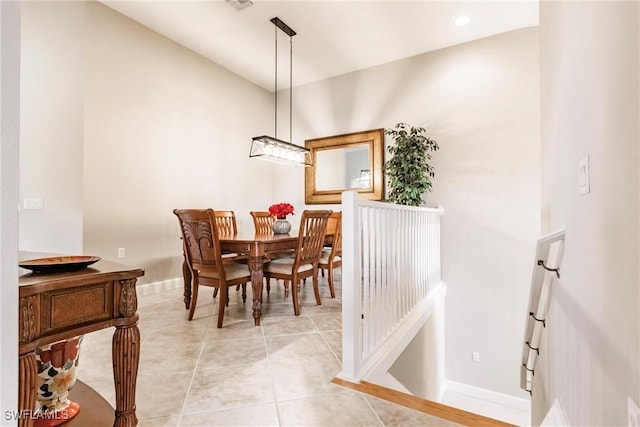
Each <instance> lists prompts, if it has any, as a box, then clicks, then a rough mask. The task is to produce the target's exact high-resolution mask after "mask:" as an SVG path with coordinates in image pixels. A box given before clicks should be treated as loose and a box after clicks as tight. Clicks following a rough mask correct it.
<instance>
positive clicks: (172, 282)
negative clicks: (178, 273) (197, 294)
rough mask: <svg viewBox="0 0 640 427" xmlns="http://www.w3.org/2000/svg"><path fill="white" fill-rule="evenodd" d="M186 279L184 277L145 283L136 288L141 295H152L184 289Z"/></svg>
mask: <svg viewBox="0 0 640 427" xmlns="http://www.w3.org/2000/svg"><path fill="white" fill-rule="evenodd" d="M183 288H184V279H183V278H182V277H179V278H176V279H168V280H162V281H160V282H153V283H145V284H144V285H138V286H136V292H137V293H138V296H140V295H151V294H155V293H158V292H163V291H169V290H174V289H183Z"/></svg>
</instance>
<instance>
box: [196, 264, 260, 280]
mask: <svg viewBox="0 0 640 427" xmlns="http://www.w3.org/2000/svg"><path fill="white" fill-rule="evenodd" d="M222 265H223V266H224V271H225V275H226V277H227V281H232V280H236V279H241V278H243V277H250V276H251V272H249V267H247V265H246V264H236V263H223V264H222ZM199 275H200V276H201V277H207V278H210V279H219V278H220V277H219V276H218V270H216V269H215V268H203V269H201V270H200V271H199Z"/></svg>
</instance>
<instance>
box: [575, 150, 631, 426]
mask: <svg viewBox="0 0 640 427" xmlns="http://www.w3.org/2000/svg"><path fill="white" fill-rule="evenodd" d="M590 192H591V188H590V185H589V156H584V157H583V158H581V159H580V161H579V162H578V194H588V193H590ZM639 427H640V426H639Z"/></svg>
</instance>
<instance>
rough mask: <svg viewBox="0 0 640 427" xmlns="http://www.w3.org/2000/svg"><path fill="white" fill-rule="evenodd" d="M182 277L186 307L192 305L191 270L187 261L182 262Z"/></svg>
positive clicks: (186, 308) (187, 308)
mask: <svg viewBox="0 0 640 427" xmlns="http://www.w3.org/2000/svg"><path fill="white" fill-rule="evenodd" d="M182 277H183V278H184V309H185V310H189V308H190V307H191V270H190V269H189V266H188V265H187V261H183V262H182Z"/></svg>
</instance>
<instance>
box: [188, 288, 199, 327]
mask: <svg viewBox="0 0 640 427" xmlns="http://www.w3.org/2000/svg"><path fill="white" fill-rule="evenodd" d="M198 288H199V286H198V283H197V282H191V307H190V308H189V320H191V319H193V313H194V312H195V311H196V301H198Z"/></svg>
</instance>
